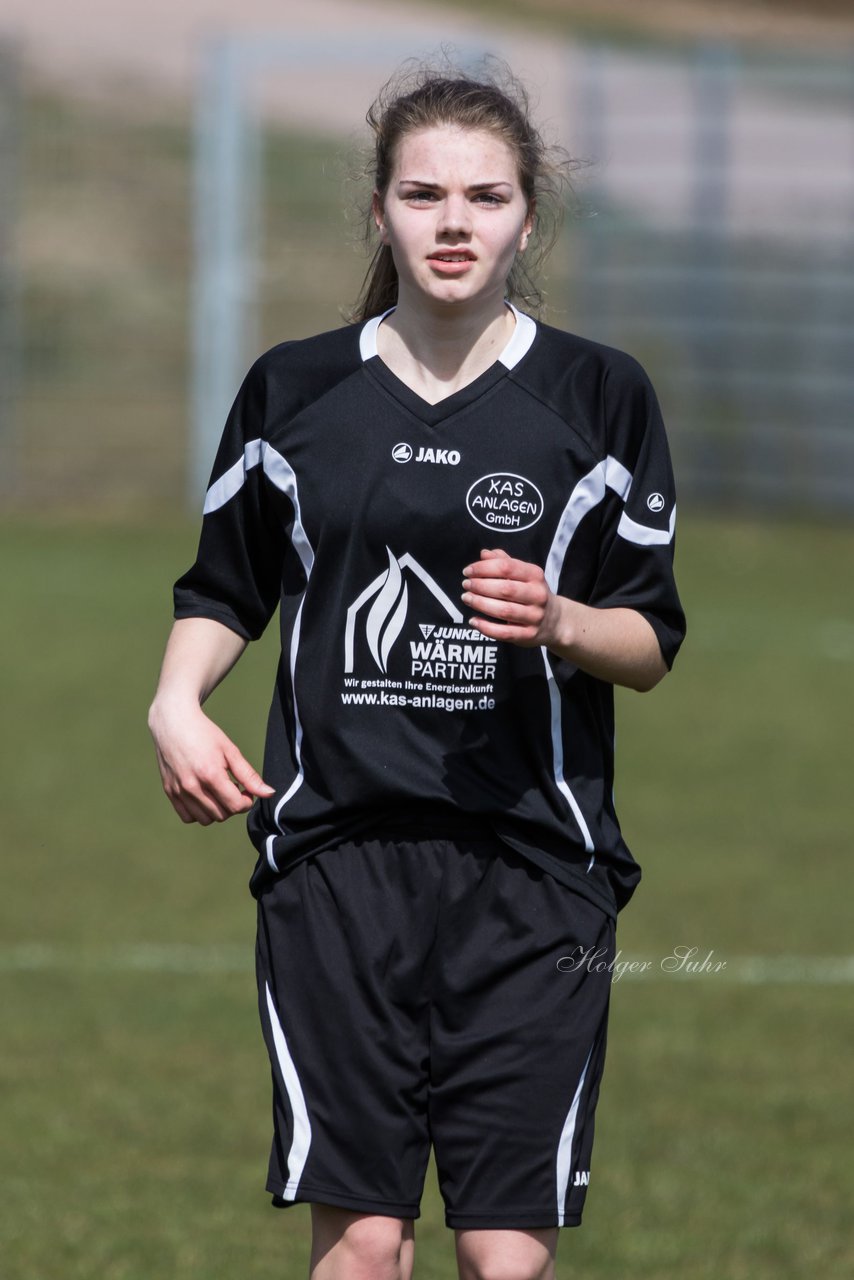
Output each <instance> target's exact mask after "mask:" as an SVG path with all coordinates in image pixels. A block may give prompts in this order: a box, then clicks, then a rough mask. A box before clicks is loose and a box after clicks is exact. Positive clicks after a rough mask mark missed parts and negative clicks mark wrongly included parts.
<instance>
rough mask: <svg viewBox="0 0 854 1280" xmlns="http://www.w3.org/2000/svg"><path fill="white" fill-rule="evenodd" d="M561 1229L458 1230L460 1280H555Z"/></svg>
mask: <svg viewBox="0 0 854 1280" xmlns="http://www.w3.org/2000/svg"><path fill="white" fill-rule="evenodd" d="M556 1252H557V1228H548V1229H544V1230H532V1231H515V1230H501V1231H498V1230H496V1231H487V1230H473V1229H472V1230H466V1231H462V1230H460V1231H457V1265H458V1268H459V1273H460V1280H553V1277H554V1273H555V1271H554V1264H555V1254H556Z"/></svg>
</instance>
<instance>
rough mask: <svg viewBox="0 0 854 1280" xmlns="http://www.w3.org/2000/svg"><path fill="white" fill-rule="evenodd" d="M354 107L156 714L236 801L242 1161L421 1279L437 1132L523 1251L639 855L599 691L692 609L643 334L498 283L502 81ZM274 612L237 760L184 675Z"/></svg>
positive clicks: (575, 1171) (238, 415) (367, 1259)
mask: <svg viewBox="0 0 854 1280" xmlns="http://www.w3.org/2000/svg"><path fill="white" fill-rule="evenodd" d="M369 120H370V122H371V124H372V126H373V129H374V133H375V139H376V165H375V171H374V185H375V190H374V196H373V206H372V218H373V220H374V222H375V224H376V229H377V234H378V236H379V242H380V243H379V247H378V250H377V253H376V255H375V258H374V261H373V264H372V267H371V270H370V272H369V276H368V279H367V282H366V289H365V291H364V294H363V302H362V306H361V310H360V313H359V315H358V318H357V322H356V323H354V324H351V325H348V326H345V327H344V328H342V329H339V330H336V331H334V332H332V333H327V334H322V335H320V336H319V337H316V338H310V339H308V340H304V341H298V342H287V343H283V344H282V345H280V346H278V347H275V348H274V349H273V350H272V351H270V352H268V353H267V354H266V355H264V356H262V357H261V358H260V360H258V361H257V363H256V364H255V365H254V367H253V368H252V369H251V371H250V373H249V374H248V376H247V378H246V381H245V382H244V385H243V387H242V388H241V390H240V392H239V394H238V397H237V400H236V402H235V405H234V408H233V410H232V412H231V415H230V417H229V419H228V423H227V425H226V428H225V434H224V436H223V440H222V444H221V447H220V450H219V453H218V456H217V459H216V462H215V465H214V471H213V478H212V483H211V487H210V489H209V491H208V494H207V498H206V502H205V514H204V522H203V528H202V535H201V543H200V548H199V554H198V558H197V560H196V563H195V564H194V566H193V567H192V569H190V571H189V572H188V573H187V574H186V575H185V576H184V577H183V578H181V579H180V581H179V582H178V583H177V584H176V589H175V601H176V608H175V616H176V619H177V620H176V622H175V626H174V630H173V632H172V635H171V637H170V640H169V644H168V647H167V651H166V656H165V659H164V663H163V671H162V675H161V679H160V683H159V686H158V691H157V695H156V698H155V701H154V703H153V706H152V710H151V716H150V723H151V728H152V732H153V736H154V739H155V743H156V748H157V755H158V761H159V765H160V769H161V773H162V777H163V783H164V787H165V790H166V793H167V795H168V796H169V798H170V800H171V801H172V804H173V805H174V807H175V809H176V810H177V812H178V814H179V816H180V817H181V818H182V819H183V820H184V821H185V822H200V823H203V824H207V823H210V822H215V821H223V820H224V819H226V818H229V817H231V816H232V815H234V814H237V813H242V812H247V811H250V812H249V830H250V833H251V836H252V839H253V841H254V843H255V845H256V847H257V850H258V861H257V865H256V868H255V872H254V874H253V877H252V881H251V888H252V892H253V894H254V895H255V897H256V898H257V900H258V949H257V955H258V979H259V997H260V1010H261V1019H262V1024H263V1028H264V1034H265V1037H266V1041H267V1045H268V1048H269V1052H270V1058H271V1063H272V1071H273V1083H274V1119H275V1136H274V1140H273V1148H272V1155H271V1159H270V1171H269V1179H268V1182H267V1187H268V1189H269V1191H271V1192H272V1194H273V1196H274V1202H275V1203H276V1204H278V1205H283V1206H285V1205H291V1204H293V1203H295V1202H298V1201H308V1202H310V1203H311V1206H312V1221H313V1232H314V1234H313V1256H312V1276H313V1277H314V1278H315V1280H332V1278H336V1280H337V1278H339V1277H342V1278H343V1277H346V1278H347V1280H354V1278H356V1277H370V1280H385V1278H386V1277H388V1278H394V1280H398V1278H404V1277H408V1276H409V1275H410V1274H411V1270H412V1263H413V1249H414V1227H413V1223H414V1219H415V1218H416V1217H417V1216H418V1214H419V1201H420V1196H421V1190H422V1185H423V1180H424V1175H425V1170H426V1166H427V1160H428V1155H429V1152H430V1149H431V1145H432V1148H433V1150H434V1152H435V1158H436V1165H437V1169H438V1175H439V1183H440V1189H441V1192H442V1196H443V1199H444V1202H445V1209H446V1221H447V1223H448V1225H449V1226H450V1227H452V1228H454V1229H455V1231H456V1244H457V1257H458V1264H459V1270H460V1275H461V1276H462V1277H466V1278H477V1277H487V1276H489V1277H496V1276H507V1277H511V1276H512V1277H513V1280H524V1278H525V1277H531V1278H533V1277H548V1276H552V1275H553V1274H554V1256H555V1250H556V1243H557V1231H558V1228H559V1227H561V1226H574V1225H577V1224H578V1223H579V1221H580V1218H581V1210H582V1206H583V1202H584V1197H585V1194H586V1188H587V1184H588V1180H589V1169H590V1152H591V1148H592V1141H593V1115H594V1110H595V1106H596V1101H597V1097H598V1091H599V1080H600V1077H601V1073H602V1066H603V1060H604V1050H605V1026H606V1018H607V1009H608V995H609V986H610V981H609V978H610V975H609V973H608V970H607V964H608V962H609V960H610V959H611V957H612V956H613V951H614V919H615V916H616V913H617V911H618V910H619V908H620V907H621V906H623V905H624V903H625V902H626V901H627V900H628V898H629V896H630V895H631V893H632V891H633V889H634V887H635V884H636V883H637V881H638V879H639V875H640V872H639V869H638V867H637V864H636V863H635V862H634V860H633V859H632V856H631V854H630V853H629V850H628V848H627V846H626V844H625V842H624V841H623V838H622V836H621V833H620V828H619V826H618V823H617V818H616V814H615V812H614V807H613V803H612V782H613V686H614V685H615V684H620V685H627V686H629V687H631V688H634V689H638V690H646V689H651V688H652V687H653V686H654V685H655V684H656V683H657V682H658V681H659V680H660V679H661V677H662V676H663V675H664V674H665V672H666V671H667V669H668V667H669V666H670V664H671V663H672V661H673V658H674V656H675V654H676V651H677V649H678V647H679V644H680V643H681V639H682V636H683V632H684V619H683V615H682V611H681V608H680V605H679V600H678V597H677V594H676V590H675V587H674V583H673V577H672V551H673V526H674V495H673V480H672V475H671V468H670V462H669V458H668V451H667V445H666V441H665V436H664V431H663V427H662V424H661V419H660V415H659V411H658V407H657V404H656V400H655V395H654V393H653V391H652V389H651V387H650V384H649V382H648V380H647V378H646V376H645V375H644V373H643V371H642V370H641V368H640V367H639V366H638V365H637V363H636V362H635V361H634V360H632V359H631V358H630V357H628V356H626V355H624V354H622V353H620V352H618V351H615V350H611V349H609V348H605V347H602V346H598V345H596V344H594V343H592V342H589V341H586V340H584V339H581V338H579V337H575V336H573V335H571V334H567V333H562V332H559V331H557V330H555V329H551V328H548V327H547V326H545V325H542V324H539V323H537V322H536V321H535V320H533V319H532V318H531V317H530V316H529V315H527V314H525V313H524V312H522V311H520V310H517V309H516V308H515V307H514V306H513V305H512V303H511V302H510V301H508V295H509V296H511V297H512V296H514V295H515V296H517V297H518V296H519V293H518V289H519V285H518V281H519V278H520V269H521V262H522V259H521V255H524V254H525V253H526V250H527V249H528V246H529V243H530V242H531V241H532V238H533V237H534V235H535V232H536V229H537V226H538V222H539V220H540V217H541V214H542V211H543V201H544V199H545V196H546V194H547V192H548V189H549V188H550V187H551V186H552V185H553V183H552V179H551V175H552V170H551V169H550V166H549V163H548V157H547V153H546V150H545V148H544V146H543V144H542V142H541V140H540V137H539V135H538V134H537V132H536V130H535V129H534V128H533V127H532V125H531V123H530V121H529V119H528V115H527V110H526V103H525V101H524V97H523V96H521V95H520V94H519V93H517V92H516V91H515V90H512V91H509V92H508V91H506V90H504V89H502V88H500V87H497V86H496V85H495V84H493V83H491V82H489V81H487V80H483V81H479V80H471V79H468V78H466V77H465V76H462V75H460V76H454V75H450V76H449V75H431V74H423V75H421V76H420V77H419V78H418V79H417V82H416V83H414V84H410V85H409V86H408V88H407V89H406V90H405V91H404V90H401V91H399V92H398V93H397V94H396V95H393V96H392V97H391V98H390V99H389V100H387V101H386V102H385V104H383V105H382V106H381V107H379V108H377V109H374V110H372V112H371V114H370V115H369ZM277 605H279V606H280V610H281V635H282V658H281V662H280V665H279V670H278V675H277V678H276V686H275V693H274V697H273V703H272V708H271V711H270V719H269V725H268V738H267V749H266V754H265V761H264V780H262V778H261V776H260V775H259V774H258V773H257V772H256V771H255V770H254V768H253V767H252V766H251V765H250V764H249V763H248V762H247V761H246V760H245V759H244V757H243V756H242V755H241V753H240V751H239V750H238V748H237V747H236V746H235V744H234V743H232V742H231V741H230V740H229V739H228V738H227V736H226V735H225V734H224V733H223V732H222V731H221V730H220V729H219V728H218V727H217V726H216V725H215V724H213V723H212V722H211V721H210V720H209V719H208V718H207V717H206V716H205V714H204V712H203V711H202V704H203V703H204V701H205V699H206V697H207V696H208V694H209V693H210V692H211V690H212V689H213V688H214V687H215V686H216V685H217V684H218V683H219V681H220V680H221V679H222V678H223V677H224V676H225V674H226V673H227V672H228V670H229V669H230V668H231V666H232V665H233V664H234V663H235V662H236V660H237V659H238V657H239V656H240V654H241V652H242V650H243V648H244V646H245V645H246V643H247V641H249V640H251V639H254V638H256V637H257V636H259V635H260V634H261V632H262V631H263V629H264V627H265V626H266V624H267V623H268V621H269V620H270V618H271V616H272V614H273V612H274V610H275V608H276V606H277ZM593 957H595V958H596V962H595V963H594V962H593Z"/></svg>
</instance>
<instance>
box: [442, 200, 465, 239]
mask: <svg viewBox="0 0 854 1280" xmlns="http://www.w3.org/2000/svg"><path fill="white" fill-rule="evenodd" d="M439 231H440V234H442V235H470V234H471V217H470V214H469V207H468V202H467V200H466V198H465V196H462V195H448V196H446V197H445V199H444V200H443V201H442V208H441V218H440V223H439Z"/></svg>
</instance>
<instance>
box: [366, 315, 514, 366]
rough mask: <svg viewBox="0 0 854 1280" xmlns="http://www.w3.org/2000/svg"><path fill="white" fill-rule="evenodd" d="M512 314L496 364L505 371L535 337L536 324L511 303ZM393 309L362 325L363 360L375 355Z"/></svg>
mask: <svg viewBox="0 0 854 1280" xmlns="http://www.w3.org/2000/svg"><path fill="white" fill-rule="evenodd" d="M505 305H506V306H508V307H509V308H510V310H511V311H512V312H513V315H514V316H515V318H516V327H515V328H514V330H513V333H512V335H511V338H510V341H509V342H508V343H507V345H506V346H505V348H504V350H503V351H502V352H501V354H500V355H499V357H498V362H499V363H500V364H503V365H504V367H505V368H506V369H514V368H515V367H516V365H517V364H518V363H519V361H520V360H521V359H522V357H523V356H524V355H527V353H528V351H529V350H530V348H531V344H532V343H533V341H534V338H536V336H537V322H536V320H533V319H532V318H531V316H528V315H525V313H524V311H519V310H518V309H517V308H516V307H514V306H513V303H512V302H508V303H506V304H505ZM392 311H394V307H389V309H388V311H384V312H383V314H382V315H381V316H373V317H372V318H371V319H370V320H368V322H367V323H366V324H365V325H364V327H363V329H362V332H361V333H360V334H359V354H360V355H361V357H362V359H363V360H371V359H372V358H373V357H374V356H375V355H376V354H377V330H378V329H379V327H380V325H381V324H382V322H383V320H385V318H386V316H390V315H391V313H392Z"/></svg>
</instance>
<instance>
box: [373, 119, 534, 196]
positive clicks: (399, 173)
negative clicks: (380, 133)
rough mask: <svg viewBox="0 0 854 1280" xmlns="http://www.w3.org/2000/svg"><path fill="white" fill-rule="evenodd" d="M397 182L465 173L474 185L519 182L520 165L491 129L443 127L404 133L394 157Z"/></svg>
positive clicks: (433, 178) (504, 143)
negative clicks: (517, 179)
mask: <svg viewBox="0 0 854 1280" xmlns="http://www.w3.org/2000/svg"><path fill="white" fill-rule="evenodd" d="M393 169H394V175H395V178H396V179H397V181H399V182H401V181H406V180H407V179H411V180H413V181H428V180H435V179H436V175H438V174H441V173H444V174H455V175H456V174H458V173H460V172H462V173H464V174H465V176H466V179H467V180H468V181H471V182H473V183H474V182H499V181H504V182H507V181H515V180H516V178H517V176H518V175H517V170H518V165H517V162H516V156H515V154H514V152H513V151H512V149H511V148H510V147H509V146H508V144H507V143H506V142H505V141H504V139H503V138H501V137H499V136H498V134H496V133H493V132H492V131H491V130H490V129H467V128H464V127H461V126H460V125H451V124H441V125H433V126H431V127H430V128H424V129H418V130H413V132H411V133H407V134H404V136H403V137H402V138H401V139H400V142H399V143H398V145H397V148H396V152H395V158H394V165H393Z"/></svg>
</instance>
